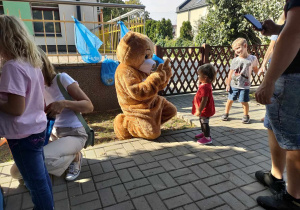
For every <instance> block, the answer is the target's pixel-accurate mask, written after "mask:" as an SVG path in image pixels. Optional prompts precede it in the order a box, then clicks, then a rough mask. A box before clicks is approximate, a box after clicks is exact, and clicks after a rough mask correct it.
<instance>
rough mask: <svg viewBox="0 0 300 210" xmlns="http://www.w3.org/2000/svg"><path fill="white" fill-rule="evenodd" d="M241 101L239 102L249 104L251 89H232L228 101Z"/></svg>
mask: <svg viewBox="0 0 300 210" xmlns="http://www.w3.org/2000/svg"><path fill="white" fill-rule="evenodd" d="M237 99H239V102H248V101H250V99H249V89H239V88H234V87H230V90H229V92H228V100H232V101H236V100H237Z"/></svg>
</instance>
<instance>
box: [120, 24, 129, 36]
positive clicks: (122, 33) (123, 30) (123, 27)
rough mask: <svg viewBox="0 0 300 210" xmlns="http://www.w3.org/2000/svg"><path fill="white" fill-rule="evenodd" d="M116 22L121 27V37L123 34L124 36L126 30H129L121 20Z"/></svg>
mask: <svg viewBox="0 0 300 210" xmlns="http://www.w3.org/2000/svg"><path fill="white" fill-rule="evenodd" d="M118 24H120V28H121V39H122V38H123V36H125V34H127V32H128V31H129V30H128V28H127V27H126V26H125V24H124V23H123V22H122V21H119V22H118Z"/></svg>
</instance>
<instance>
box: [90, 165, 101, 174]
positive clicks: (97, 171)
mask: <svg viewBox="0 0 300 210" xmlns="http://www.w3.org/2000/svg"><path fill="white" fill-rule="evenodd" d="M90 169H91V172H92V175H93V176H95V175H98V174H102V173H104V172H103V170H102V167H101V165H100V163H96V164H92V165H90Z"/></svg>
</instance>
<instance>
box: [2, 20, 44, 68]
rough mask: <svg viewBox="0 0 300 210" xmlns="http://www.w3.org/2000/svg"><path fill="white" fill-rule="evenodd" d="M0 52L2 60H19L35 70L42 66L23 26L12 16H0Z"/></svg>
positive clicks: (30, 38) (35, 48) (33, 44)
mask: <svg viewBox="0 0 300 210" xmlns="http://www.w3.org/2000/svg"><path fill="white" fill-rule="evenodd" d="M0 46H1V48H0V51H1V56H2V57H4V59H7V58H9V59H17V60H18V59H19V60H23V61H26V62H28V63H30V64H31V65H32V66H33V67H35V68H40V67H41V66H42V61H41V58H40V54H39V52H38V50H37V47H36V45H35V43H34V42H33V39H32V37H31V36H30V35H29V34H28V32H27V30H26V28H25V25H24V24H23V22H21V20H19V19H18V18H16V17H14V16H8V15H0Z"/></svg>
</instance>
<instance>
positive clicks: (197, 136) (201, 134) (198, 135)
mask: <svg viewBox="0 0 300 210" xmlns="http://www.w3.org/2000/svg"><path fill="white" fill-rule="evenodd" d="M203 137H204V133H199V134H197V135H196V136H195V138H196V139H201V138H203Z"/></svg>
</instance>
